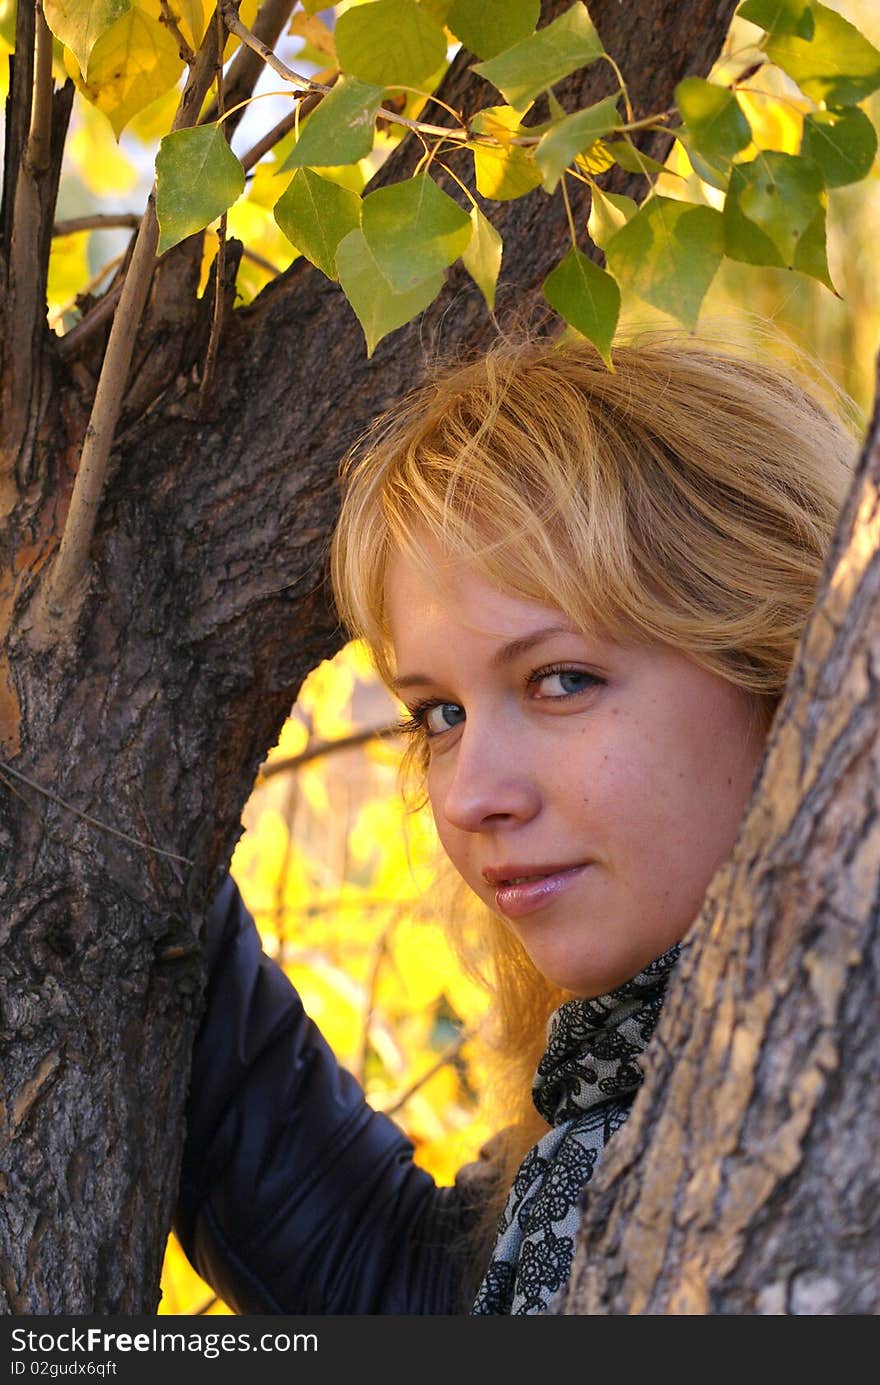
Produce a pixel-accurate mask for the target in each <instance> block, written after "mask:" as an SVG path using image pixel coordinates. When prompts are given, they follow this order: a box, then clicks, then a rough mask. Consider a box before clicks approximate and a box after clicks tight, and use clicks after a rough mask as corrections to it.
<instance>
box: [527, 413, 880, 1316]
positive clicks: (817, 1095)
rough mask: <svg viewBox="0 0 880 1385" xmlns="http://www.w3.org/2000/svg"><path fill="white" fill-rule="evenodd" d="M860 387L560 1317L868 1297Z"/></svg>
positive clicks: (867, 542) (872, 437) (872, 941)
mask: <svg viewBox="0 0 880 1385" xmlns="http://www.w3.org/2000/svg"><path fill="white" fill-rule="evenodd" d="M878 650H880V397H878V412H877V413H876V414H875V419H874V423H873V426H872V428H871V430H870V433H869V437H868V442H867V444H866V447H865V450H864V453H863V456H862V461H861V465H860V467H859V472H858V475H857V478H856V483H855V485H854V487H853V491H852V494H851V496H850V499H849V502H848V504H847V507H846V510H845V513H844V515H843V516H842V518H841V523H840V526H839V528H838V533H837V537H836V540H835V544H834V548H833V552H832V554H831V555H830V559H829V562H828V564H827V566H826V577H825V581H824V583H823V591H822V594H821V595H820V597H819V599H818V601H817V605H816V609H815V611H814V613H813V616H812V617H811V620H810V623H809V625H808V627H807V629H806V631H805V633H804V636H803V638H802V640H801V646H800V657H799V659H798V662H797V665H796V667H795V669H794V670H793V672H792V676H791V678H790V679H789V685H788V690H787V693H786V697H785V700H784V701H783V703H782V705H781V707H780V708H779V712H778V714H777V717H776V720H775V722H774V726H773V730H772V732H771V738H770V742H769V745H768V749H767V754H766V756H765V760H764V763H763V766H762V770H761V773H760V775H759V780H758V783H757V784H756V788H755V794H754V796H753V799H752V804H751V806H750V809H749V810H748V811H747V813H746V816H745V818H744V821H743V825H742V828H741V831H740V835H739V840H738V842H737V844H736V847H735V849H734V852H733V854H732V856H731V859H730V861H729V862H728V864H727V865H726V866H725V867H724V868H723V869H722V870H721V871H720V872H719V873H718V875H717V876H716V878H715V880H714V881H713V882H712V885H711V886H710V889H709V892H708V894H707V896H706V901H705V905H704V908H703V911H702V914H701V916H700V919H699V920H698V922H697V924H696V925H695V927H694V930H693V934H692V939H693V940H692V942H691V943H690V944H689V945H688V947H687V950H686V954H685V957H684V958H683V960H682V964H681V966H680V969H679V974H678V975H677V976H676V977H675V978H674V981H673V983H672V985H671V986H670V990H669V994H668V996H667V1000H666V1003H665V1005H664V1012H663V1016H662V1019H661V1022H660V1025H659V1027H658V1030H657V1034H656V1037H655V1042H654V1044H653V1045H652V1052H653V1053H654V1062H653V1066H652V1069H651V1071H650V1074H649V1077H648V1080H647V1082H646V1085H645V1087H644V1088H643V1089H642V1091H640V1093H639V1096H638V1099H637V1100H636V1102H635V1104H634V1107H633V1111H632V1115H631V1118H630V1120H629V1121H628V1122H627V1125H626V1128H625V1129H624V1130H623V1131H622V1132H621V1133H620V1135H618V1136H616V1137H615V1140H614V1143H613V1144H612V1145H611V1146H610V1149H609V1153H608V1157H607V1160H606V1161H605V1162H603V1165H602V1167H601V1168H600V1171H599V1174H598V1176H597V1179H596V1182H595V1184H591V1185H590V1187H589V1189H588V1190H587V1196H586V1200H585V1204H584V1221H583V1224H582V1227H581V1232H580V1235H579V1237H578V1241H577V1245H576V1248H575V1260H574V1266H573V1270H572V1276H571V1280H570V1283H569V1285H568V1288H567V1291H566V1292H565V1294H564V1295H563V1296H562V1297H561V1298H560V1300H559V1302H558V1304H555V1305H554V1312H560V1313H585V1314H587V1313H588V1314H604V1313H684V1314H704V1313H736V1314H789V1313H790V1314H863V1313H869V1314H876V1313H877V1312H880V1167H878V1164H877V1159H876V1144H877V1131H878V1129H880V1084H878V1082H877V1051H878V1050H877V1040H878V1013H877V989H878V982H880V928H878V921H880V816H878V804H877V786H878V784H880V737H878V728H880V680H878V668H877V651H878Z"/></svg>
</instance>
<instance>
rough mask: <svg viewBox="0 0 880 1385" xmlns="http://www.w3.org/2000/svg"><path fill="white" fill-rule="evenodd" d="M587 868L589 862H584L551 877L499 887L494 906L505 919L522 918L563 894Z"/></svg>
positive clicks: (541, 877) (496, 891)
mask: <svg viewBox="0 0 880 1385" xmlns="http://www.w3.org/2000/svg"><path fill="white" fill-rule="evenodd" d="M588 868H589V862H585V863H584V864H583V865H580V866H569V867H568V868H567V869H565V870H559V871H554V873H553V874H552V875H543V876H539V877H537V878H535V879H534V880H523V881H521V882H520V883H519V884H517V885H499V886H498V887H497V888H496V890H495V906H496V908H497V909H498V912H499V913H500V914H504V916H505V918H509V919H519V918H523V917H524V915H526V914H531V913H532V912H533V911H534V910H535V909H541V908H543V906H544V905H545V904H549V903H550V901H551V900H555V899H557V898H558V897H559V896H560V895H561V894H564V892H565V891H566V890H567V889H568V888H569V887H570V886H571V885H573V884H574V883H575V881H576V880H578V879H579V878H580V876H582V875H583V873H584V871H585V870H587V869H588Z"/></svg>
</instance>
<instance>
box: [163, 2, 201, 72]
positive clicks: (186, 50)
mask: <svg viewBox="0 0 880 1385" xmlns="http://www.w3.org/2000/svg"><path fill="white" fill-rule="evenodd" d="M159 8H160V9H161V11H162V13H161V14H160V15H159V23H160V24H164V25H165V28H166V29H167V30H168V32H169V33H170V34H171V36H172V38H173V39H174V42H175V43H176V44H177V51H178V53H179V55H180V60H181V62H185V63H186V65H187V67H192V65H193V63H194V62H195V60H196V55H195V53H194V52H193V50H192V49H191V48H190V46H189V44H188V43H187V41H186V39H185V38H184V36H183V34H182V33H181V29H180V21H179V20H178V18H177V15H176V14H175V13H174V11H173V10H172V8H171V6H170V5H169V3H168V0H159Z"/></svg>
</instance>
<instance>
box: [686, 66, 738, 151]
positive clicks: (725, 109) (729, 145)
mask: <svg viewBox="0 0 880 1385" xmlns="http://www.w3.org/2000/svg"><path fill="white" fill-rule="evenodd" d="M675 101H676V104H677V106H678V109H679V111H680V112H681V118H682V120H683V121H684V122H685V124H686V126H687V134H688V139H687V144H686V146H685V147H686V148H687V150H688V154H689V155H690V153H691V150H693V151H695V152H696V153H697V154H698V155H702V157H703V158H704V159H705V160H706V162H707V163H708V164H709V165H710V167H712V168H718V167H719V166H720V167H721V168H722V169H723V168H724V167H725V166H726V165H728V164H729V163H730V162H731V160H732V159H733V156H734V154H738V153H739V152H740V150H741V149H745V148H746V147H747V146H748V145H749V144H751V142H752V130H751V126H750V125H749V122H748V120H746V117H745V115H744V114H743V112H742V109H741V107H740V104H739V102H738V101H737V99H736V97H735V96H734V94H733V92H732V91H728V90H727V88H726V87H721V86H718V84H717V83H716V82H704V81H703V79H702V77H685V78H684V80H683V81H681V82H679V84H678V86H677V87H676V88H675ZM691 161H692V162H693V160H691Z"/></svg>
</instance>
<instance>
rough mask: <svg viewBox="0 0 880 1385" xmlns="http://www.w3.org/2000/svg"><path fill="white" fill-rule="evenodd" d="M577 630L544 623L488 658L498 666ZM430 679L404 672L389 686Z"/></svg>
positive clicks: (420, 674)
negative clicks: (537, 646)
mask: <svg viewBox="0 0 880 1385" xmlns="http://www.w3.org/2000/svg"><path fill="white" fill-rule="evenodd" d="M576 633H577V631H576V630H575V629H574V627H573V626H572V625H544V626H542V627H541V629H540V630H533V631H532V633H531V634H530V635H521V636H520V637H519V638H518V639H515V640H510V641H508V643H507V644H503V645H502V646H501V648H500V649H496V651H495V653H494V654H493V655H492V657H491V659H490V660H489V665H490V667H491V668H500V667H502V666H503V665H504V664H509V663H512V661H513V660H514V659H518V658H519V656H520V655H521V654H527V653H528V652H529V650H530V649H533V648H534V646H535V645H536V644H542V643H543V641H544V640H549V639H551V638H552V637H553V636H554V635H574V634H576ZM431 681H432V680H431V679H430V678H429V677H428V675H427V674H425V673H406V674H404V675H403V677H402V678H395V679H394V681H393V682H392V684H391V686H392V688H394V690H395V692H399V691H400V690H401V689H402V688H411V687H415V686H417V685H419V684H423V683H430V682H431Z"/></svg>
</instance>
